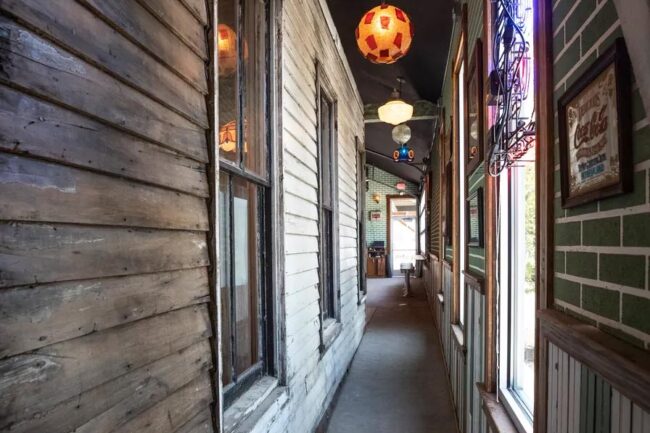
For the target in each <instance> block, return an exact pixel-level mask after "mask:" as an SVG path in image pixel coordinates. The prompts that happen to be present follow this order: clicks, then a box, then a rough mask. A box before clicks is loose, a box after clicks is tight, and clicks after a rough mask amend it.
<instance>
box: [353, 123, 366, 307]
mask: <svg viewBox="0 0 650 433" xmlns="http://www.w3.org/2000/svg"><path fill="white" fill-rule="evenodd" d="M354 141H355V148H356V154H357V158H356V164H357V167H356V168H357V194H356V198H357V255H358V260H357V281H358V283H357V284H358V286H357V288H358V294H357V303H358V304H359V305H361V304H363V303H364V302H365V300H366V297H367V296H368V284H367V278H366V272H367V270H366V266H367V260H366V258H367V256H368V253H367V247H366V218H365V215H364V214H365V211H366V185H367V183H366V182H367V180H366V152H365V148H364V145H363V142H362V141H361V140H360V139H359V137H356V136H355V137H354Z"/></svg>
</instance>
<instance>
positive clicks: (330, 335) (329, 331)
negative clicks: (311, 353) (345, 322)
mask: <svg viewBox="0 0 650 433" xmlns="http://www.w3.org/2000/svg"><path fill="white" fill-rule="evenodd" d="M341 328H342V326H341V323H339V322H337V321H336V319H327V320H325V322H324V323H323V346H322V348H321V353H322V354H324V353H325V352H327V349H329V347H330V346H331V345H332V343H334V341H335V340H336V337H338V336H339V334H340V333H341Z"/></svg>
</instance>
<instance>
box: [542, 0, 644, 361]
mask: <svg viewBox="0 0 650 433" xmlns="http://www.w3.org/2000/svg"><path fill="white" fill-rule="evenodd" d="M553 29H554V34H553V51H554V55H553V58H554V65H553V70H554V71H553V72H554V85H555V88H554V96H555V103H556V104H557V99H558V98H559V97H561V96H562V94H564V92H565V91H566V90H567V89H568V88H569V87H570V86H571V85H572V84H573V83H574V82H575V81H576V79H577V78H578V77H579V76H580V75H581V74H582V73H583V72H584V71H585V70H587V69H589V67H590V66H591V65H592V64H593V62H594V60H596V58H597V57H598V56H599V55H600V54H601V53H602V52H603V51H604V50H606V49H607V48H608V47H610V46H611V44H612V42H613V41H614V40H615V39H616V38H618V37H621V36H622V31H621V28H620V22H619V20H618V16H617V13H616V8H615V7H614V4H613V1H612V0H555V1H554V3H553ZM632 88H633V97H632V100H631V101H629V102H630V103H631V105H632V112H633V125H634V126H633V128H634V131H633V137H634V138H633V156H634V157H633V159H634V191H633V192H631V193H629V194H625V195H620V196H617V197H612V198H609V199H606V200H601V201H598V202H593V203H588V204H586V205H583V206H579V207H577V208H572V209H563V208H562V207H561V204H560V192H559V191H560V173H559V165H557V164H559V155H558V152H559V151H558V146H559V143H558V140H557V113H556V116H555V124H556V143H555V154H556V173H555V191H556V192H555V195H556V200H555V219H556V220H555V223H556V224H555V244H556V246H555V279H554V281H555V301H556V304H557V308H559V309H562V310H564V311H567V312H570V313H571V314H572V315H574V316H577V317H579V318H581V319H583V320H585V321H586V322H589V323H592V324H596V325H597V326H598V327H599V328H601V329H602V330H603V331H605V332H608V333H610V334H613V335H615V336H617V337H619V338H623V339H625V340H627V341H630V342H632V343H633V344H636V345H637V346H641V347H645V348H646V349H650V287H649V286H648V278H649V274H650V198H649V191H650V125H649V124H648V122H647V120H645V110H644V108H643V105H642V102H641V98H640V96H639V93H638V89H637V87H636V84H633V87H632ZM556 107H557V105H556Z"/></svg>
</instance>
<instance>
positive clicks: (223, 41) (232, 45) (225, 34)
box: [217, 24, 237, 77]
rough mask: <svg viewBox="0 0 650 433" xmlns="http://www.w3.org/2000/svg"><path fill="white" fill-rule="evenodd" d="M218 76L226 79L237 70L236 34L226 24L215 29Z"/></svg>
mask: <svg viewBox="0 0 650 433" xmlns="http://www.w3.org/2000/svg"><path fill="white" fill-rule="evenodd" d="M217 52H218V56H219V76H221V77H227V76H230V75H232V74H234V73H235V71H236V70H237V34H236V33H235V31H234V30H233V29H232V28H230V27H229V26H227V25H226V24H219V27H218V28H217Z"/></svg>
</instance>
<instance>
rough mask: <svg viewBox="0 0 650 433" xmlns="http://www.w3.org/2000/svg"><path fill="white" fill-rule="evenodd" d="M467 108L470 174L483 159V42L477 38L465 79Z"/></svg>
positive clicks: (467, 171)
mask: <svg viewBox="0 0 650 433" xmlns="http://www.w3.org/2000/svg"><path fill="white" fill-rule="evenodd" d="M465 89H466V101H467V109H466V110H465V115H466V124H467V131H468V134H467V137H466V139H465V143H463V145H464V146H465V167H466V173H467V175H468V176H469V175H470V174H471V173H472V172H473V171H474V170H475V169H476V167H477V166H478V165H479V164H480V163H481V162H482V161H483V154H484V146H483V116H484V113H483V42H482V41H481V39H480V38H479V39H477V40H476V44H475V46H474V52H473V53H472V57H471V60H470V66H469V70H468V74H467V79H466V81H465Z"/></svg>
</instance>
